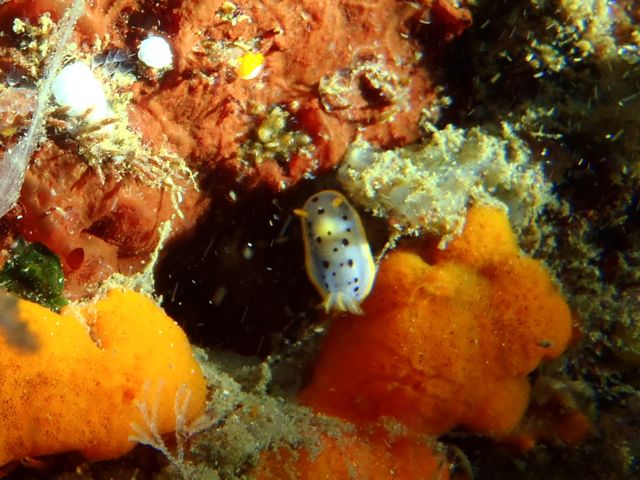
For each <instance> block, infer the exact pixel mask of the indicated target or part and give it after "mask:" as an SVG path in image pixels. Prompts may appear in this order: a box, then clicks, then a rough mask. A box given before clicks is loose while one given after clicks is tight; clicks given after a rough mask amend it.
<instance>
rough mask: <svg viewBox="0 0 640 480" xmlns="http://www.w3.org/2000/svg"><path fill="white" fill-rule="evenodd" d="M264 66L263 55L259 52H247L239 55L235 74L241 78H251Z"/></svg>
mask: <svg viewBox="0 0 640 480" xmlns="http://www.w3.org/2000/svg"><path fill="white" fill-rule="evenodd" d="M263 68H264V55H263V54H262V53H260V52H247V53H245V54H244V55H242V56H241V57H240V60H239V62H238V69H237V74H238V77H240V78H242V79H243V80H253V79H254V78H256V77H257V76H258V75H260V72H262V69H263Z"/></svg>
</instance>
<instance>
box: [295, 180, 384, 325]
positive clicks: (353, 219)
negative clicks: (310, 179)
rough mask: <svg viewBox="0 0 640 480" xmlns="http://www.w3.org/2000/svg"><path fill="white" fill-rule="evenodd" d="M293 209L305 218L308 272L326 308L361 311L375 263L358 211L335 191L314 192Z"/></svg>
mask: <svg viewBox="0 0 640 480" xmlns="http://www.w3.org/2000/svg"><path fill="white" fill-rule="evenodd" d="M294 212H295V214H296V215H298V216H299V217H300V219H301V221H302V233H303V238H304V250H305V265H306V267H307V275H309V279H310V280H311V283H313V285H314V286H315V287H316V289H317V290H318V292H320V295H322V297H323V302H322V305H323V307H324V309H325V311H326V312H329V311H330V310H338V311H343V312H345V311H348V312H351V313H355V314H362V309H361V308H360V303H361V302H362V301H363V300H364V299H365V298H366V296H367V295H369V292H370V291H371V288H372V287H373V282H374V280H375V277H376V265H375V262H374V261H373V256H372V254H371V247H370V246H369V242H368V241H367V235H366V233H365V231H364V227H363V226H362V222H361V220H360V216H359V215H358V212H357V211H356V210H355V209H354V208H353V207H352V206H351V204H349V202H348V201H347V199H346V198H345V197H344V195H342V194H341V193H339V192H336V191H335V190H324V191H322V192H318V193H316V194H314V195H312V196H311V197H309V199H308V200H307V201H306V202H305V204H304V206H303V208H302V209H296V210H295V211H294Z"/></svg>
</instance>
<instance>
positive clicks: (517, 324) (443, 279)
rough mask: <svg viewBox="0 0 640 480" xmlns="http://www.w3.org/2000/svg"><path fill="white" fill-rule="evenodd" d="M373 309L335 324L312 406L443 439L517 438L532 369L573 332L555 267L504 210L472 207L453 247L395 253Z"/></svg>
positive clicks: (309, 399) (308, 400)
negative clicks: (521, 238)
mask: <svg viewBox="0 0 640 480" xmlns="http://www.w3.org/2000/svg"><path fill="white" fill-rule="evenodd" d="M363 310H364V311H365V312H367V315H365V316H357V315H346V316H343V317H342V318H338V319H336V320H335V323H334V324H333V325H332V326H331V329H330V331H329V333H328V336H327V338H326V340H325V343H324V345H323V347H322V350H321V353H320V356H319V359H318V361H317V364H316V367H315V372H314V374H313V377H312V380H311V382H310V384H309V385H308V387H307V388H306V389H305V390H304V391H303V392H302V393H301V396H300V398H301V401H302V402H303V403H305V404H307V405H309V406H311V407H313V408H314V409H316V410H318V411H321V412H324V413H327V414H329V415H334V416H338V417H342V418H345V419H348V420H350V421H352V422H355V423H357V424H363V423H366V422H370V421H373V420H375V419H378V418H380V417H383V416H391V417H394V418H396V419H398V420H399V421H401V422H403V423H404V424H406V425H408V426H409V427H412V428H414V429H417V430H418V431H420V432H425V433H431V434H439V433H443V432H446V431H448V430H450V429H451V428H453V427H455V426H463V427H466V428H467V429H470V430H472V431H474V432H478V433H484V434H492V435H496V436H502V435H506V434H508V433H509V432H510V431H511V430H512V429H513V428H514V427H515V426H516V425H517V424H518V422H519V420H520V419H521V417H522V414H523V413H524V411H525V409H526V407H527V404H528V402H529V393H530V385H529V381H528V380H527V374H528V373H530V372H531V371H532V370H534V369H535V368H536V367H537V366H538V364H539V363H540V361H541V360H543V359H546V358H553V357H557V356H558V355H560V354H561V353H562V352H563V351H564V350H565V348H566V347H567V344H568V342H569V340H570V337H571V331H572V318H571V313H570V311H569V307H568V306H567V304H566V303H565V301H564V299H563V298H562V296H561V295H560V293H559V292H558V290H557V288H556V287H555V285H553V283H552V281H551V278H550V276H549V274H548V273H547V271H546V270H545V268H544V267H543V266H542V264H541V263H539V262H537V261H535V260H533V259H531V258H527V257H525V256H524V255H523V254H522V253H521V252H520V251H519V249H518V246H517V243H516V238H515V236H514V234H513V233H512V231H511V228H510V226H509V222H508V219H507V216H506V215H505V214H504V213H503V212H502V211H499V210H496V209H492V208H482V207H476V208H473V209H471V210H470V212H469V214H468V217H467V223H466V226H465V229H464V232H463V234H462V235H461V236H460V237H459V238H457V239H455V240H453V241H452V242H451V243H450V244H449V246H448V248H447V249H446V250H438V249H437V247H436V246H435V245H428V246H427V247H425V246H424V245H422V246H420V247H418V248H412V249H399V250H397V251H394V252H391V253H390V254H389V255H387V257H386V258H385V259H384V260H383V261H382V263H381V265H380V269H379V273H378V279H377V283H376V286H375V288H374V290H373V292H372V294H371V295H370V296H369V297H368V298H367V299H366V300H365V302H364V303H363Z"/></svg>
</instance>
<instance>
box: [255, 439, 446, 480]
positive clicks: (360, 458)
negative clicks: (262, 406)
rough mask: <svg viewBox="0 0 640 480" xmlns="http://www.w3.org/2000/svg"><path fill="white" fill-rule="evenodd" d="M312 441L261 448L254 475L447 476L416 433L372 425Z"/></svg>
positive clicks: (435, 479) (412, 479)
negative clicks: (396, 432) (397, 432)
mask: <svg viewBox="0 0 640 480" xmlns="http://www.w3.org/2000/svg"><path fill="white" fill-rule="evenodd" d="M319 443H320V444H319V445H317V446H315V447H309V446H301V447H300V446H296V447H291V448H280V449H278V450H274V451H267V452H263V453H262V455H261V456H260V461H259V463H258V466H257V468H256V471H255V472H254V475H255V478H256V480H321V479H327V478H335V479H345V480H346V479H351V478H353V479H358V478H366V479H368V480H389V479H396V480H448V479H449V471H448V468H447V463H446V459H445V458H444V456H443V455H441V454H440V453H438V452H437V451H436V449H435V448H434V447H433V445H432V444H431V443H430V442H427V441H426V440H425V439H422V438H420V437H418V436H415V435H399V436H395V435H390V434H389V433H387V432H386V431H385V430H384V429H383V428H380V427H377V428H375V429H373V430H372V431H367V432H364V431H363V432H353V433H342V434H333V435H323V436H322V437H321V438H320V442H319Z"/></svg>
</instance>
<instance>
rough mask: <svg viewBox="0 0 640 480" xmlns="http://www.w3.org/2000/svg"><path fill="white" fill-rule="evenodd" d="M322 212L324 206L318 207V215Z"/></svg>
mask: <svg viewBox="0 0 640 480" xmlns="http://www.w3.org/2000/svg"><path fill="white" fill-rule="evenodd" d="M323 213H324V208H322V207H318V215H322V214H323Z"/></svg>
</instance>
